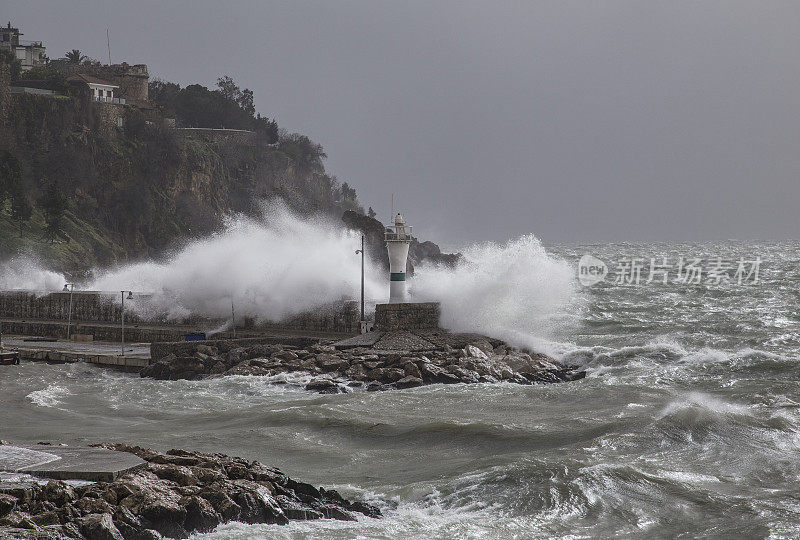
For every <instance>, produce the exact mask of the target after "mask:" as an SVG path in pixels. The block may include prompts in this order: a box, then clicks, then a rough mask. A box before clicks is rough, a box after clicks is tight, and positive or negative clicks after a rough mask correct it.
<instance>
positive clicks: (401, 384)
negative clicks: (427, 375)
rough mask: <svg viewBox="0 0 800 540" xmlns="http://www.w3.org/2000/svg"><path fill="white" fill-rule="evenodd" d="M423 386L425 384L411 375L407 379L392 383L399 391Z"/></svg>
mask: <svg viewBox="0 0 800 540" xmlns="http://www.w3.org/2000/svg"><path fill="white" fill-rule="evenodd" d="M423 384H425V383H424V382H422V379H421V378H419V377H413V376H411V375H409V376H407V377H403V378H402V379H400V380H399V381H397V382H396V383H394V385H395V387H396V388H399V389H403V388H414V387H416V386H422V385H423Z"/></svg>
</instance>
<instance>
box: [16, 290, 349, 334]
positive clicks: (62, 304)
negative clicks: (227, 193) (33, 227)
mask: <svg viewBox="0 0 800 540" xmlns="http://www.w3.org/2000/svg"><path fill="white" fill-rule="evenodd" d="M148 301H149V297H148V295H145V294H134V298H133V299H132V300H126V301H125V341H140V342H143V341H175V340H179V339H183V335H184V334H186V333H187V332H191V331H207V330H209V329H211V328H219V327H220V326H222V325H224V324H225V322H227V321H226V320H225V319H208V318H200V317H193V318H187V319H181V320H165V319H164V317H163V316H162V317H155V316H151V317H149V318H144V317H140V316H138V315H137V314H136V312H135V311H134V310H135V309H136V308H137V307H141V308H142V310H141V313H147V312H148V311H149V309H148ZM69 303H70V293H68V292H54V293H49V294H38V295H37V294H36V293H33V292H30V291H3V292H0V319H5V320H4V321H3V328H2V331H3V332H4V333H7V334H18V335H33V336H48V337H60V338H66V337H67V320H68V318H69ZM137 304H138V306H137ZM120 319H121V306H120V303H119V296H117V295H115V294H114V293H105V292H96V291H80V292H78V291H75V292H74V293H73V295H72V330H71V334H73V335H74V334H87V335H93V336H94V337H93V339H94V340H96V341H119V339H120V329H119V325H120ZM358 319H359V312H358V303H357V302H353V301H345V302H341V303H339V304H334V305H330V306H325V307H322V308H320V309H318V310H316V311H314V312H313V313H302V314H299V315H295V316H293V317H289V318H287V319H285V320H283V321H279V322H255V321H253V320H252V319H249V318H242V319H239V318H237V334H240V333H242V332H243V331H244V332H246V333H251V334H253V333H258V332H262V331H275V330H291V331H297V332H302V331H308V332H329V333H339V334H354V333H357V332H358V331H359V320H358ZM140 327H141V328H140ZM226 334H227V333H226Z"/></svg>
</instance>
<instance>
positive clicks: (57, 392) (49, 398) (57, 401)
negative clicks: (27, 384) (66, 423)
mask: <svg viewBox="0 0 800 540" xmlns="http://www.w3.org/2000/svg"><path fill="white" fill-rule="evenodd" d="M71 393H72V392H70V391H69V389H68V388H66V387H64V386H60V385H58V384H49V385H47V388H43V389H41V390H35V391H33V392H31V393H30V394H28V395H27V396H25V397H26V398H28V399H29V400H31V402H32V403H33V404H34V405H38V406H39V407H53V408H58V406H59V405H61V404H62V403H63V401H62V400H63V398H65V397H66V396H68V395H70V394H71Z"/></svg>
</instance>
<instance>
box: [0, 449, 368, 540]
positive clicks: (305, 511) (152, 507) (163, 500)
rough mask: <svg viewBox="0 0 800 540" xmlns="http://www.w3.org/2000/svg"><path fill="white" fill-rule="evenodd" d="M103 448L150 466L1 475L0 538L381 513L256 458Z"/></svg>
mask: <svg viewBox="0 0 800 540" xmlns="http://www.w3.org/2000/svg"><path fill="white" fill-rule="evenodd" d="M97 446H100V447H103V448H108V449H111V450H117V451H122V452H130V453H132V454H135V455H137V456H139V457H140V458H142V459H143V460H145V461H146V462H147V465H146V467H145V468H143V469H141V470H138V471H136V472H131V473H128V474H125V475H123V476H121V477H119V478H117V479H116V480H114V481H113V482H96V483H88V482H85V483H82V484H80V485H75V484H70V483H65V482H62V481H57V480H50V481H49V482H48V483H47V484H46V485H42V484H41V482H36V481H33V480H27V481H22V480H16V481H14V482H2V481H0V537H3V538H5V537H8V536H10V537H12V538H53V539H57V538H88V539H90V540H91V539H104V540H105V539H111V540H115V539H120V540H122V539H126V540H127V539H132V540H140V539H141V540H145V539H157V538H162V537H166V538H187V537H188V536H189V535H190V534H191V533H194V532H208V531H211V530H213V529H214V528H215V527H216V526H217V525H219V524H221V523H225V522H228V521H240V522H244V523H275V524H286V523H288V522H289V521H290V520H310V519H320V518H331V519H340V520H355V519H356V518H357V516H358V515H363V516H369V517H380V515H381V513H380V510H378V508H376V507H374V506H372V505H369V504H365V503H363V502H352V501H348V500H346V499H344V498H343V497H342V496H340V495H339V493H337V492H336V491H334V490H326V489H324V488H319V489H318V488H316V487H314V486H312V485H310V484H305V483H302V482H298V481H296V480H293V479H291V478H289V477H288V476H286V475H285V474H283V473H282V472H280V471H279V470H278V469H275V468H271V467H266V466H264V465H262V464H261V463H259V462H257V461H247V460H245V459H241V458H235V457H229V456H226V455H224V454H207V453H201V452H189V451H185V450H170V451H168V452H166V453H161V452H157V451H155V450H150V449H146V448H141V447H138V446H129V445H126V444H101V445H97Z"/></svg>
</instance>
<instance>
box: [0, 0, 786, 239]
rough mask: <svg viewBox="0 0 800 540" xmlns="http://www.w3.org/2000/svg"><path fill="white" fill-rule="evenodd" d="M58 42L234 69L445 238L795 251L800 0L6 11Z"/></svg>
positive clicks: (371, 185) (53, 50)
mask: <svg viewBox="0 0 800 540" xmlns="http://www.w3.org/2000/svg"><path fill="white" fill-rule="evenodd" d="M0 16H3V17H4V20H5V19H9V18H10V19H11V20H12V23H13V24H14V25H16V26H19V27H20V28H21V30H22V31H23V32H24V33H25V37H24V39H36V40H42V41H44V42H45V46H46V47H47V53H48V55H49V56H50V57H51V58H57V57H61V56H63V54H64V52H65V51H67V50H69V49H73V48H77V49H80V50H81V51H84V52H85V53H86V54H88V55H90V56H92V57H95V58H98V59H103V60H105V59H106V58H107V53H106V27H108V28H109V29H110V33H111V54H112V60H113V61H114V62H120V61H123V60H125V61H127V62H129V63H146V64H148V66H149V67H150V74H151V77H152V76H156V77H160V78H163V79H166V80H171V81H175V82H179V83H181V84H182V85H185V84H190V83H194V82H199V83H202V84H205V85H208V86H213V85H214V84H215V81H216V78H217V77H218V76H220V75H224V74H227V75H230V76H232V77H233V78H234V79H235V80H237V81H238V82H239V83H240V84H241V85H242V86H245V87H248V88H251V89H252V90H253V91H254V92H255V100H256V106H257V108H258V110H259V111H260V112H261V113H262V114H264V115H266V116H269V117H272V118H276V119H277V121H278V123H279V125H280V126H282V127H284V128H286V129H288V130H290V131H298V132H301V133H304V134H307V135H309V136H310V137H311V138H312V139H314V140H316V141H317V142H319V143H321V144H322V145H323V146H324V147H325V150H326V152H327V153H328V156H329V157H328V160H327V168H328V170H329V171H330V172H331V173H332V174H336V175H337V176H338V177H339V178H340V180H343V181H348V182H350V183H351V184H352V185H353V186H354V187H355V188H356V189H357V191H358V195H359V198H360V200H361V202H362V203H363V204H364V206H365V208H366V207H367V206H373V207H374V208H375V210H376V211H377V212H378V213H379V217H380V218H382V219H385V218H386V217H387V216H388V213H389V205H390V195H391V194H392V193H394V194H395V206H396V208H398V209H400V210H402V211H403V212H404V213H405V214H406V215H407V217H408V221H409V222H410V223H411V224H412V225H414V226H415V232H418V233H419V235H420V236H421V237H424V238H431V239H434V240H437V241H440V242H442V243H444V244H450V245H452V244H457V243H460V242H463V241H471V240H505V239H508V238H512V237H516V236H519V235H520V234H524V233H534V234H536V236H538V237H539V238H541V239H542V240H543V241H545V242H548V243H549V242H581V241H610V240H686V241H691V240H716V239H727V238H748V239H788V238H797V237H798V236H800V217H798V207H799V206H800V31H798V23H800V2H797V1H786V2H776V1H755V0H753V1H749V2H737V1H732V0H725V1H719V2H711V1H703V2H695V1H691V2H690V1H677V0H669V1H665V2H655V1H651V0H648V1H639V2H615V1H603V2H588V1H579V2H567V1H563V0H553V1H549V2H535V1H530V2H518V3H501V2H496V1H492V2H489V1H485V2H465V1H457V2H456V1H454V2H430V1H426V2H407V1H380V2H379V1H348V2H344V1H333V0H331V1H325V2H304V1H298V0H291V1H286V2H261V1H258V2H256V1H252V2H238V1H227V2H219V1H218V0H214V1H205V0H203V1H197V0H193V1H181V2H177V1H165V0H159V1H157V2H156V1H136V2H111V1H102V2H99V1H98V2H89V1H84V2H62V1H58V2H35V1H26V2H14V3H10V4H9V5H6V6H4V9H3V13H2V15H0Z"/></svg>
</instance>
